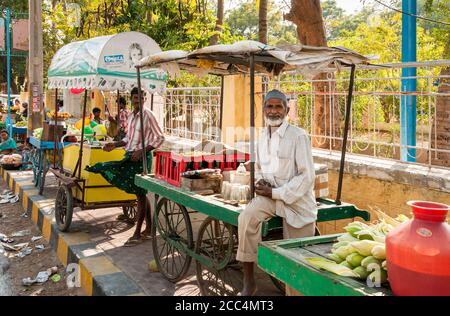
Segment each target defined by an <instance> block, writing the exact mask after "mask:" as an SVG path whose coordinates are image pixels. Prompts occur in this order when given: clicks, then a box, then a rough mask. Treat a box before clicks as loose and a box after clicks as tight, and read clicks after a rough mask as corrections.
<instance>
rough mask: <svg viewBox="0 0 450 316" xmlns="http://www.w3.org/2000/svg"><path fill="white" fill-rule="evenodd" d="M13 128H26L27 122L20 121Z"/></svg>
mask: <svg viewBox="0 0 450 316" xmlns="http://www.w3.org/2000/svg"><path fill="white" fill-rule="evenodd" d="M14 126H15V127H27V126H28V122H27V121H20V122H17V123H16V124H14Z"/></svg>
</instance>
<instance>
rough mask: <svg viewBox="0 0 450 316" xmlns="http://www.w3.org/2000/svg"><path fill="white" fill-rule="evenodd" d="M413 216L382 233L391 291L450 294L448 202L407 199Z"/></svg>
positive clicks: (398, 293) (403, 293) (414, 293)
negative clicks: (384, 237) (387, 232)
mask: <svg viewBox="0 0 450 316" xmlns="http://www.w3.org/2000/svg"><path fill="white" fill-rule="evenodd" d="M408 205H410V206H411V207H412V210H413V214H414V219H413V220H410V221H407V222H405V223H403V224H401V225H400V226H399V227H397V228H395V229H394V230H392V231H391V232H390V233H389V234H388V236H387V237H386V260H387V269H388V278H389V283H390V285H391V288H392V291H393V293H394V294H395V295H420V296H430V295H433V296H437V295H445V296H448V295H450V226H449V225H448V224H447V223H446V222H445V220H446V216H447V212H448V211H449V210H450V206H448V205H445V204H441V203H434V202H426V201H409V202H408Z"/></svg>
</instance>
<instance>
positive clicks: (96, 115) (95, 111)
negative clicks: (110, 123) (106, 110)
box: [92, 108, 102, 124]
mask: <svg viewBox="0 0 450 316" xmlns="http://www.w3.org/2000/svg"><path fill="white" fill-rule="evenodd" d="M100 113H102V110H100V109H99V108H94V109H93V110H92V114H94V118H93V119H92V120H93V121H94V122H95V123H97V124H102V118H101V117H100Z"/></svg>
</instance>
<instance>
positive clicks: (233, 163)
mask: <svg viewBox="0 0 450 316" xmlns="http://www.w3.org/2000/svg"><path fill="white" fill-rule="evenodd" d="M249 160H250V154H246V153H237V152H235V153H232V154H225V166H224V169H223V170H224V171H230V170H236V169H237V168H238V167H239V164H241V163H245V162H247V161H249Z"/></svg>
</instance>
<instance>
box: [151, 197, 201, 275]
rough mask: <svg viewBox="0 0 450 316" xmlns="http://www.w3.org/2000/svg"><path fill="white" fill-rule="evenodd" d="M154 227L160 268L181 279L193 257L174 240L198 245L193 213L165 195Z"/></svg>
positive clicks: (164, 273) (156, 255)
mask: <svg viewBox="0 0 450 316" xmlns="http://www.w3.org/2000/svg"><path fill="white" fill-rule="evenodd" d="M153 222H154V225H153V229H152V246H153V256H154V257H155V261H156V265H157V267H158V270H159V272H161V273H162V274H163V275H164V277H165V278H166V279H167V280H169V281H171V282H177V281H179V280H181V279H182V278H183V277H184V275H185V274H186V273H187V271H188V269H189V266H190V264H191V260H192V257H191V256H189V255H188V254H186V253H184V252H183V251H180V250H178V249H177V247H175V246H174V245H173V243H174V242H175V243H179V244H182V247H187V248H188V249H193V248H194V238H193V236H192V226H191V221H190V219H189V213H188V212H187V210H186V208H185V207H184V206H183V205H180V204H177V203H175V202H173V201H171V200H168V199H166V198H162V199H161V200H160V201H159V202H158V204H157V206H156V210H155V215H154V221H153Z"/></svg>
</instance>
